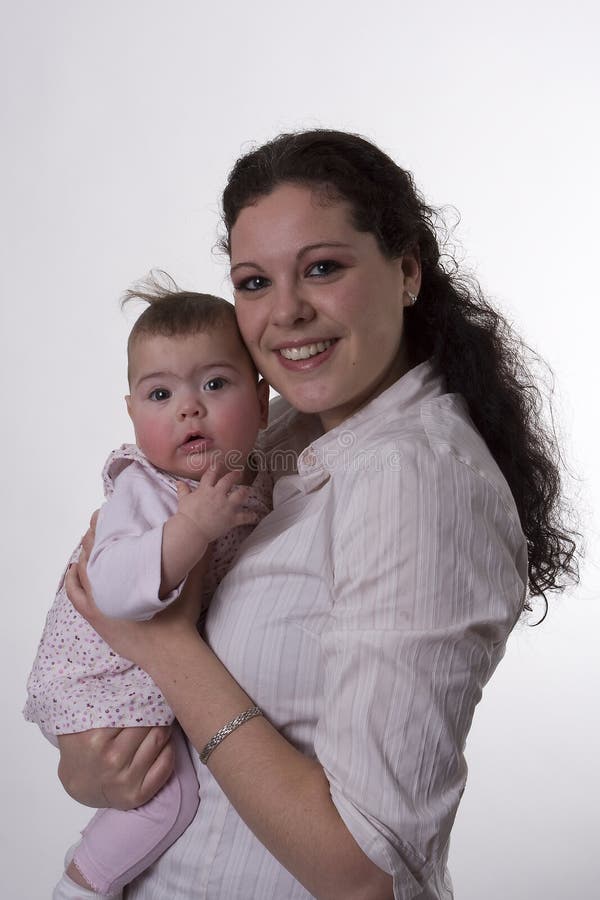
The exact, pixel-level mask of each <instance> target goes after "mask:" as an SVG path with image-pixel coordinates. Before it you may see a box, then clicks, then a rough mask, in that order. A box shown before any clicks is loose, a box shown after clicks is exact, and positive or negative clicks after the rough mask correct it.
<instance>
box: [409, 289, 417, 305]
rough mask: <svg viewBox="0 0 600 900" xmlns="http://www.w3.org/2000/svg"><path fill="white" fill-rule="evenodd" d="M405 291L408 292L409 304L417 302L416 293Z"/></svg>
mask: <svg viewBox="0 0 600 900" xmlns="http://www.w3.org/2000/svg"><path fill="white" fill-rule="evenodd" d="M406 293H407V294H408V299H409V300H410V305H411V306H414V305H415V303H416V302H417V295H416V294H411V292H410V291H407V292H406Z"/></svg>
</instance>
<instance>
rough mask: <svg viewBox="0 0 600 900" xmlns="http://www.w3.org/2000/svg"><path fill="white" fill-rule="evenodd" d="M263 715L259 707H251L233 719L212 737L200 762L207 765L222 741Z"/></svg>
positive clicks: (201, 755)
mask: <svg viewBox="0 0 600 900" xmlns="http://www.w3.org/2000/svg"><path fill="white" fill-rule="evenodd" d="M262 715H263V711H262V709H259V708H258V706H251V707H250V709H247V710H245V712H243V713H240V714H239V716H236V717H235V719H232V720H231V722H228V723H227V725H223V727H222V728H219V730H218V731H217V733H216V734H215V735H213V737H211V739H210V741H209V742H208V744H207V745H206V746H205V748H204V750H203V751H202V753H201V754H200V762H201V763H204V765H206V763H207V762H208V757H209V756H210V754H211V753H212V752H213V750H214V749H215V747H218V746H219V744H220V743H221V741H224V740H225V738H226V737H228V736H229V735H230V734H231V732H232V731H235V730H236V728H239V727H240V725H243V724H244V722H249V721H250V719H253V718H254V717H255V716H262Z"/></svg>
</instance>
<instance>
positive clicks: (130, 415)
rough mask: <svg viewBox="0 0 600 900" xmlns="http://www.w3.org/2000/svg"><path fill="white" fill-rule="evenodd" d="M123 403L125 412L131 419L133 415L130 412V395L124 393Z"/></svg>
mask: <svg viewBox="0 0 600 900" xmlns="http://www.w3.org/2000/svg"><path fill="white" fill-rule="evenodd" d="M125 405H126V406H127V413H128V415H129V418H130V419H133V415H132V414H131V396H130V395H129V394H126V395H125Z"/></svg>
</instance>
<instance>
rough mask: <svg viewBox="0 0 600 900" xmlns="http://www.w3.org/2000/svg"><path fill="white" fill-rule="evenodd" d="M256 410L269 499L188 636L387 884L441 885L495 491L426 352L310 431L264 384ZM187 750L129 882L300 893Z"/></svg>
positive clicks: (267, 899)
mask: <svg viewBox="0 0 600 900" xmlns="http://www.w3.org/2000/svg"><path fill="white" fill-rule="evenodd" d="M272 411H273V414H272V421H271V425H270V426H269V429H268V430H267V432H266V438H265V449H266V450H268V452H269V454H270V460H271V463H272V465H273V467H274V468H275V469H276V470H277V471H278V474H279V475H281V477H280V478H279V480H278V481H277V484H276V487H275V497H274V510H273V512H272V513H271V514H270V515H268V516H267V517H266V518H265V519H264V520H263V521H262V522H261V523H260V524H259V526H258V527H257V528H256V530H255V531H254V532H253V534H252V535H251V536H250V537H249V539H248V540H247V541H246V542H245V543H244V544H243V546H242V548H241V550H240V553H239V555H238V558H237V560H236V563H235V565H234V566H233V568H232V570H231V571H230V572H229V574H228V575H227V576H226V577H225V579H224V581H223V582H222V584H221V586H220V588H219V590H218V592H217V594H216V595H215V597H214V599H213V601H212V604H211V607H210V610H209V613H208V617H207V621H206V638H207V640H208V642H209V643H210V645H211V646H212V647H213V649H214V650H215V652H216V653H217V655H218V656H219V657H220V658H221V660H222V661H223V662H224V664H225V665H226V666H227V668H228V669H229V671H230V672H231V673H232V675H233V676H234V677H235V678H236V679H237V681H238V682H239V683H240V684H241V685H242V686H243V688H244V689H245V690H246V691H247V693H248V694H249V695H250V696H251V697H252V699H253V701H254V702H255V703H257V704H258V705H259V706H260V707H261V708H262V709H263V710H264V712H265V714H266V716H267V717H268V718H269V719H270V721H271V722H272V723H273V725H274V726H275V727H276V728H277V729H279V730H280V732H281V733H282V734H283V735H284V736H285V737H286V738H287V740H289V741H290V742H291V743H292V744H294V745H295V746H296V747H297V748H299V749H300V750H301V751H302V752H304V753H306V754H307V755H310V756H316V757H317V758H318V760H319V761H320V763H321V765H322V766H323V768H324V770H325V772H326V774H327V777H328V779H329V782H330V784H331V796H332V799H333V802H334V803H335V805H336V807H337V809H338V811H339V813H340V816H341V817H342V819H343V820H344V822H345V824H346V826H347V827H348V829H349V830H350V832H351V833H352V835H353V837H354V838H355V840H356V841H357V843H358V844H359V845H360V847H361V848H362V849H363V851H364V852H365V853H366V855H367V856H368V857H370V859H371V860H373V862H375V863H376V864H377V865H378V866H380V867H381V868H382V869H384V870H385V871H386V872H389V873H390V874H391V875H392V876H393V882H394V896H395V898H396V900H400V898H402V900H408V898H419V900H434V898H435V900H441V898H444V900H448V898H451V897H452V886H451V881H450V878H449V875H448V873H447V870H446V860H447V855H448V844H449V837H450V831H451V828H452V823H453V821H454V817H455V814H456V810H457V807H458V803H459V801H460V797H461V795H462V792H463V789H464V786H465V781H466V775H467V768H466V764H465V760H464V756H463V750H464V746H465V740H466V737H467V733H468V731H469V727H470V725H471V719H472V716H473V711H474V708H475V706H476V704H477V702H478V701H479V699H480V696H481V691H482V688H483V686H484V684H485V683H486V682H487V680H488V679H489V677H490V675H491V674H492V672H493V671H494V669H495V667H496V665H497V663H498V661H499V660H500V659H501V657H502V655H503V653H504V648H505V643H506V639H507V637H508V635H509V633H510V631H511V629H512V627H513V625H514V624H515V622H516V620H517V619H518V617H519V614H520V612H521V610H522V607H523V603H524V600H525V595H526V584H527V551H526V544H525V539H524V537H523V533H522V530H521V526H520V523H519V518H518V515H517V511H516V508H515V504H514V501H513V498H512V495H511V493H510V491H509V488H508V486H507V484H506V482H505V480H504V478H503V476H502V474H501V473H500V471H499V469H498V467H497V465H496V463H495V462H494V460H493V459H492V457H491V455H490V453H489V451H488V449H487V447H486V445H485V443H484V442H483V440H482V439H481V437H480V435H479V434H478V432H477V431H476V430H475V428H474V426H473V424H472V422H471V420H470V418H469V415H468V412H467V410H466V405H465V403H464V401H463V399H462V398H461V397H460V396H459V395H455V394H448V393H446V392H445V390H444V382H443V380H442V379H441V378H440V377H439V376H437V375H436V374H435V372H434V371H433V369H432V367H431V365H430V363H429V362H425V363H422V364H421V365H419V366H417V367H416V368H414V369H412V370H411V371H410V372H408V373H407V374H406V375H405V376H404V377H402V378H401V379H400V380H399V381H397V382H396V383H395V384H394V385H392V386H391V387H390V388H388V390H386V391H385V392H384V393H382V394H381V395H380V396H379V397H377V398H375V399H374V400H372V401H371V402H370V403H369V404H368V405H366V406H365V407H363V408H362V409H361V410H359V411H358V412H357V413H356V414H355V415H353V416H352V417H351V418H349V419H347V420H346V421H345V422H344V423H343V424H342V425H340V426H339V427H337V428H336V429H334V430H333V431H330V432H328V433H326V434H324V435H323V434H321V435H320V436H318V435H319V431H318V429H317V427H316V420H315V419H314V418H313V417H310V416H301V415H299V414H297V413H295V412H294V411H293V410H291V409H290V408H289V407H288V406H287V405H286V404H285V403H284V402H283V401H282V400H280V399H278V400H277V401H275V402H274V403H273V404H272ZM307 445H308V446H307ZM302 447H304V448H305V449H304V450H303V452H301V453H300V455H299V457H298V460H297V471H294V474H291V475H289V474H288V475H285V474H282V473H284V472H285V471H287V472H290V471H291V469H290V451H295V449H296V448H298V449H300V448H302ZM292 459H294V460H295V452H294V453H292ZM194 756H195V759H196V761H197V754H196V753H195V752H194ZM197 769H198V777H199V783H200V797H201V802H200V806H199V809H198V813H197V815H196V819H195V821H194V822H193V823H192V825H191V826H190V827H189V828H188V830H187V831H186V832H185V833H184V835H183V836H182V837H181V838H180V839H179V841H177V843H176V844H175V845H174V846H173V847H171V848H170V849H169V850H168V851H167V852H166V853H165V854H164V855H163V857H162V858H161V859H160V860H159V861H158V862H157V863H156V864H155V865H154V866H153V867H152V868H151V869H150V870H148V872H146V873H145V874H144V875H143V876H141V877H140V879H138V881H137V882H136V883H135V884H134V885H133V886H131V887H130V889H129V891H128V893H127V897H128V900H164V898H166V897H169V898H171V897H172V898H178V900H185V898H192V897H193V898H202V900H217V898H218V900H301V898H307V897H309V896H310V895H309V894H308V892H307V891H306V890H305V889H304V888H303V887H302V886H301V885H300V884H299V883H298V882H297V881H296V880H295V879H294V878H293V877H292V876H291V875H290V874H289V872H287V870H286V869H284V868H283V867H282V866H281V865H280V864H279V863H278V862H277V860H276V859H275V858H274V857H273V856H271V854H270V853H269V852H268V851H267V850H266V849H265V848H264V847H263V846H262V844H261V843H260V842H259V841H258V840H257V839H256V838H255V837H254V835H253V834H252V833H251V831H250V830H249V829H248V828H247V826H246V825H245V824H244V823H243V822H242V820H241V819H240V818H239V816H238V814H237V813H236V811H235V810H234V809H233V808H232V806H231V805H230V804H229V802H228V800H227V797H226V796H225V795H224V794H223V792H222V791H221V789H220V788H219V786H218V785H217V784H216V782H215V781H214V779H213V778H212V776H211V774H210V771H209V770H208V769H207V768H206V767H205V766H200V765H199V764H198V765H197Z"/></svg>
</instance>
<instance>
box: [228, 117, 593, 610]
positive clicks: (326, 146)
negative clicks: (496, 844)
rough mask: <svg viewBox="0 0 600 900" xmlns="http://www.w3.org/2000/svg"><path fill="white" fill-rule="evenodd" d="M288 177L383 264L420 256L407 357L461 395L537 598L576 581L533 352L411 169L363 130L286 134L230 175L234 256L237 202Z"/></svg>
mask: <svg viewBox="0 0 600 900" xmlns="http://www.w3.org/2000/svg"><path fill="white" fill-rule="evenodd" d="M282 183H295V184H304V185H307V186H310V187H314V188H318V189H319V190H321V191H325V192H326V194H327V195H328V196H330V197H331V199H332V200H335V199H342V200H345V201H347V202H348V203H349V204H350V206H351V209H352V217H353V225H354V227H355V228H356V229H357V230H359V231H363V232H370V233H371V234H373V235H374V236H375V238H376V240H377V242H378V245H379V247H380V249H381V251H382V253H383V254H384V255H385V256H386V257H387V258H388V259H394V258H398V257H399V256H401V255H402V254H403V253H405V252H406V251H407V250H409V249H410V250H412V251H414V252H415V253H418V255H419V258H420V262H421V268H422V282H421V290H420V293H419V297H418V300H417V302H416V304H415V305H414V306H412V307H408V308H407V309H406V310H405V319H404V322H405V326H404V327H405V335H406V339H407V346H408V349H409V352H410V354H411V359H413V360H414V361H415V362H419V361H421V360H424V359H427V358H432V359H433V362H434V364H435V365H436V366H437V368H438V370H439V371H440V372H441V373H442V374H443V375H444V376H445V379H446V383H447V387H448V390H449V391H451V392H458V393H460V394H462V396H463V397H464V398H465V400H466V401H467V404H468V407H469V412H470V415H471V418H472V420H473V422H474V424H475V426H476V427H477V429H478V430H479V432H480V434H481V435H482V437H483V438H484V440H485V441H486V443H487V445H488V447H489V449H490V451H491V453H492V455H493V456H494V458H495V460H496V462H497V463H498V466H499V467H500V469H501V471H502V473H503V475H504V477H505V478H506V481H507V482H508V485H509V487H510V489H511V491H512V494H513V496H514V499H515V503H516V506H517V510H518V513H519V517H520V520H521V527H522V529H523V533H524V535H525V538H526V540H527V549H528V559H529V594H530V596H532V597H535V596H540V595H541V596H542V597H543V598H544V600H546V591H548V590H560V589H563V588H564V587H565V586H566V584H568V583H573V582H577V581H578V560H577V556H578V550H577V547H576V543H575V541H574V537H577V536H578V535H577V533H576V532H574V531H572V530H571V529H570V528H569V527H568V525H567V524H566V523H565V519H566V512H567V507H566V504H565V502H564V500H563V496H562V485H561V454H560V449H559V446H558V443H557V440H556V436H555V433H554V430H553V429H551V428H548V427H547V426H546V425H544V423H543V418H542V411H543V405H544V404H543V397H542V394H541V393H540V390H539V388H538V387H537V386H536V384H535V381H534V378H533V377H532V374H531V373H530V371H529V368H528V366H527V364H526V361H525V356H526V353H525V351H526V350H527V349H528V348H526V346H525V345H524V344H523V342H522V341H521V339H520V338H519V337H518V336H517V335H516V334H515V333H514V331H513V330H512V328H511V327H510V325H509V324H508V322H507V321H506V320H505V319H504V318H503V317H502V316H501V315H500V313H499V312H498V311H497V310H496V309H494V308H493V307H492V305H491V304H490V303H489V302H488V301H487V300H486V299H485V297H484V296H483V293H482V291H481V288H480V286H479V284H478V283H477V282H476V280H475V279H474V278H472V277H471V276H468V275H466V274H465V273H462V272H461V271H460V268H459V266H458V264H457V263H456V261H455V260H454V258H453V255H452V253H448V252H445V253H444V254H442V252H441V250H440V241H439V238H438V233H439V232H440V228H439V223H440V221H441V217H440V214H439V213H438V212H437V211H436V210H435V209H433V208H432V207H430V206H428V205H427V204H426V203H425V202H424V200H423V198H422V197H421V195H420V193H419V192H418V190H417V189H416V187H415V184H414V181H413V178H412V176H411V174H410V173H409V172H407V171H405V170H404V169H401V168H400V167H399V166H398V165H396V163H395V162H394V161H393V160H392V159H391V158H390V157H389V156H387V155H386V154H385V153H384V152H383V151H382V150H380V149H379V148H378V147H376V146H374V145H373V144H371V143H370V142H369V141H367V140H365V139H364V138H362V137H360V136H359V135H356V134H350V133H347V132H340V131H331V130H325V129H318V130H314V131H303V132H295V133H292V134H281V135H279V136H278V137H276V138H275V139H274V140H272V141H269V142H268V143H266V144H264V145H263V146H261V147H259V148H257V149H255V150H253V151H251V152H249V153H247V154H245V155H244V156H242V157H241V158H240V159H238V161H237V162H236V164H235V165H234V167H233V169H232V171H231V173H230V175H229V179H228V182H227V185H226V187H225V190H224V193H223V221H224V225H225V236H224V238H223V240H222V241H221V246H222V248H223V249H224V250H225V251H226V252H227V253H228V254H229V253H230V249H231V248H230V234H231V229H232V228H233V226H234V225H235V222H236V220H237V217H238V215H239V214H240V212H241V211H242V209H244V207H246V206H248V205H249V204H251V203H252V202H253V201H255V200H256V199H257V198H259V197H261V196H264V195H266V194H269V193H270V192H271V191H272V190H273V189H274V188H275V187H276V186H277V185H279V184H282ZM529 352H530V353H531V351H529ZM526 608H527V609H530V608H531V607H530V606H529V605H528V604H527V605H526ZM546 609H547V604H546Z"/></svg>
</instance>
